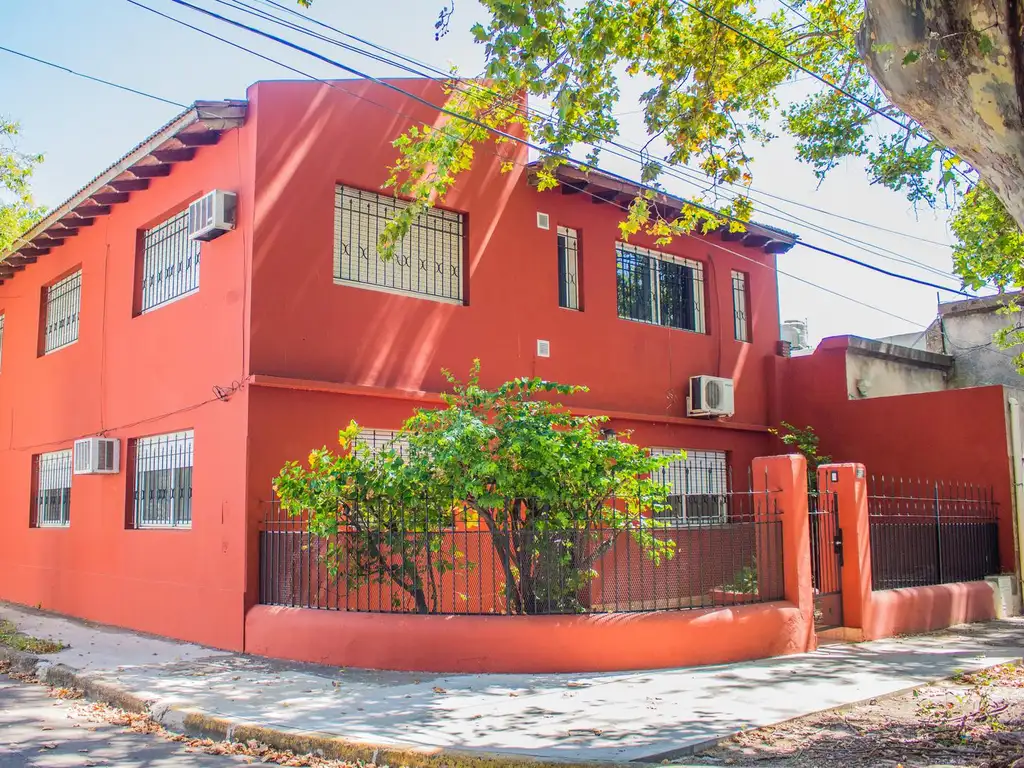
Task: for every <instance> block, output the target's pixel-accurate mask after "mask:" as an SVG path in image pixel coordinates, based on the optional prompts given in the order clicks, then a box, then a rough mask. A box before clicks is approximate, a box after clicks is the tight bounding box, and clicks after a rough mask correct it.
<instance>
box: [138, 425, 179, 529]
mask: <svg viewBox="0 0 1024 768" xmlns="http://www.w3.org/2000/svg"><path fill="white" fill-rule="evenodd" d="M193 443H194V440H193V433H192V430H188V431H185V432H174V433H170V434H166V435H154V436H153V437H140V438H138V439H137V440H135V441H134V444H133V446H132V449H133V450H134V454H135V455H134V476H133V487H132V502H133V511H134V515H133V520H134V525H135V527H136V528H188V527H190V526H191V525H192V459H193Z"/></svg>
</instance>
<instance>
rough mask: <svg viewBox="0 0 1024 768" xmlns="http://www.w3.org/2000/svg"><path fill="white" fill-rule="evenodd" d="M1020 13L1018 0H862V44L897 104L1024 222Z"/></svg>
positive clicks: (1022, 5)
mask: <svg viewBox="0 0 1024 768" xmlns="http://www.w3.org/2000/svg"><path fill="white" fill-rule="evenodd" d="M1022 15H1024V0H929V1H927V2H926V1H925V0H865V15H864V24H863V26H862V27H861V29H860V34H859V39H858V45H859V48H860V53H861V56H862V58H863V59H864V60H865V62H866V64H867V67H868V70H869V71H870V73H871V75H872V76H873V77H874V79H875V81H876V82H877V83H878V85H879V86H880V87H881V88H882V90H883V91H884V92H885V94H886V95H887V96H888V97H889V99H890V100H891V101H892V102H893V104H895V105H896V106H898V107H899V108H900V109H902V110H903V111H904V112H906V113H907V114H908V115H910V116H912V117H913V118H914V119H915V120H917V121H918V122H919V123H920V124H921V125H922V126H923V127H924V129H925V130H926V131H928V132H929V133H930V134H931V135H932V136H933V137H934V138H935V139H936V140H938V141H940V142H942V143H943V144H945V145H946V146H948V147H950V148H951V149H954V150H955V151H956V152H957V153H959V155H960V156H961V157H963V158H964V159H965V160H967V161H968V162H969V163H970V164H971V165H973V166H974V167H975V168H976V169H977V170H978V172H979V173H980V174H981V177H982V179H983V180H984V181H985V182H986V183H987V184H988V185H989V186H990V187H991V188H992V190H993V191H994V192H995V193H996V194H997V195H998V196H999V198H1000V199H1001V200H1002V201H1003V204H1004V205H1005V206H1006V209H1007V210H1008V211H1009V212H1010V215H1011V216H1013V217H1014V218H1015V219H1016V220H1017V223H1018V224H1019V225H1020V226H1021V227H1022V228H1024V51H1022V50H1021V22H1022ZM911 52H915V53H916V55H917V56H919V58H917V60H915V61H910V60H907V63H906V64H904V63H903V62H904V60H905V57H906V56H907V54H908V53H911ZM910 58H911V59H913V58H914V54H911V57H910Z"/></svg>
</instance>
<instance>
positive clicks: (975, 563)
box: [868, 477, 999, 590]
mask: <svg viewBox="0 0 1024 768" xmlns="http://www.w3.org/2000/svg"><path fill="white" fill-rule="evenodd" d="M868 514H869V521H870V532H871V578H872V588H873V589H876V590H881V589H898V588H900V587H922V586H929V585H933V584H949V583H953V582H960V581H977V580H980V579H984V578H985V577H986V576H991V575H994V574H997V573H999V523H998V505H997V503H996V502H995V500H994V499H993V494H992V489H991V488H985V487H982V486H977V485H972V484H969V483H942V482H934V481H925V480H905V479H902V478H891V477H889V478H887V477H881V478H875V477H872V478H871V480H870V483H869V487H868Z"/></svg>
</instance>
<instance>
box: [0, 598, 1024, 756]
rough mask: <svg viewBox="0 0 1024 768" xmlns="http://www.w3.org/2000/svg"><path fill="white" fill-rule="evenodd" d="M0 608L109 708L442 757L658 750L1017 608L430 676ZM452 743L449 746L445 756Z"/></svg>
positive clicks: (977, 644) (841, 699)
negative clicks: (915, 624)
mask: <svg viewBox="0 0 1024 768" xmlns="http://www.w3.org/2000/svg"><path fill="white" fill-rule="evenodd" d="M0 619H9V620H11V621H13V622H14V623H15V624H16V625H17V627H18V629H19V630H21V631H23V632H25V633H27V634H31V635H34V636H36V637H46V638H53V639H57V640H61V641H63V642H64V643H67V644H68V645H69V646H70V647H69V648H67V649H66V650H64V651H61V652H60V653H57V654H52V655H48V656H46V657H45V658H44V659H42V664H41V665H40V667H39V668H38V669H37V674H38V675H39V676H40V677H41V678H42V679H44V680H52V681H58V680H59V681H61V682H65V681H66V680H67V679H68V675H69V674H73V675H74V678H75V681H76V682H77V683H79V684H85V685H86V686H93V687H94V690H95V689H96V688H95V687H96V684H100V686H99V689H98V690H99V691H100V693H103V692H104V691H105V692H106V693H107V694H108V695H110V694H112V693H113V692H112V690H111V689H110V688H109V687H108V688H104V686H114V687H116V688H117V689H120V690H121V691H122V692H123V693H124V694H127V695H124V696H122V698H123V699H124V701H123V702H121V703H122V706H132V704H133V702H135V704H134V706H136V707H139V706H143V703H144V704H145V705H147V706H148V707H149V709H150V711H151V712H153V713H154V716H155V717H156V718H157V719H158V720H159V721H160V722H162V723H163V724H164V725H166V726H167V727H168V728H170V729H171V730H175V729H178V730H180V729H182V728H188V729H189V730H192V731H196V730H198V729H203V728H205V729H206V731H207V732H209V733H211V734H213V735H218V734H219V735H222V736H223V735H229V736H232V737H234V738H239V739H248V738H260V739H261V740H263V741H267V740H268V739H274V740H275V742H276V743H273V745H274V746H278V747H289V746H294V747H298V748H303V747H305V748H307V749H308V748H319V749H324V750H325V751H327V752H328V753H334V756H338V757H351V758H356V757H362V758H363V759H365V758H373V757H374V756H375V755H376V756H377V757H379V758H380V760H381V762H390V763H391V764H395V763H396V762H399V761H401V762H405V763H408V764H414V763H416V762H420V763H426V762H430V761H431V757H430V755H435V756H438V755H437V753H438V752H439V751H443V752H444V755H442V756H443V757H445V760H444V761H445V762H446V763H448V764H452V763H453V762H475V761H476V762H479V763H481V764H482V763H488V762H493V761H494V759H495V758H496V757H499V756H500V759H508V758H513V759H514V758H516V757H518V758H525V759H534V760H542V761H567V762H576V763H579V762H588V761H615V762H624V761H642V762H661V761H662V760H664V759H669V758H672V757H677V756H682V755H686V754H690V753H692V752H693V750H694V749H695V748H699V747H701V746H705V745H707V744H708V742H712V741H715V740H718V739H721V738H725V737H728V736H730V735H732V734H733V733H735V732H736V731H738V730H741V729H744V728H747V727H758V726H762V725H769V724H772V723H777V722H780V721H783V720H788V719H790V718H794V717H799V716H803V715H806V714H810V713H813V712H817V711H820V710H823V709H829V708H832V707H836V706H841V705H844V704H851V703H854V702H858V701H863V700H865V699H871V698H874V697H878V696H883V695H886V694H890V693H894V692H897V691H901V690H905V689H907V688H910V687H914V686H918V685H921V684H923V683H926V682H930V681H934V680H938V679H941V678H944V677H949V676H951V675H952V674H954V673H955V672H956V671H957V670H963V671H965V672H969V671H974V670H977V669H980V668H982V667H987V666H992V665H994V664H1000V663H1004V662H1007V661H1012V660H1014V659H1018V658H1021V657H1024V620H1019V619H1018V620H1006V621H999V622H990V623H988V624H974V625H970V626H964V627H958V628H955V629H952V630H948V631H945V632H942V633H936V634H932V635H927V636H918V637H914V638H906V639H893V640H883V641H876V642H872V643H863V644H859V645H831V646H826V647H824V648H822V649H821V650H819V651H816V652H814V653H810V654H804V655H800V656H789V657H784V658H778V659H769V660H765V661H757V662H746V663H741V664H728V665H720V666H715V667H701V668H694V669H673V670H663V671H653V672H652V671H648V672H630V673H605V674H582V675H447V676H445V675H436V674H410V673H396V672H371V671H365V670H350V669H337V668H332V667H318V666H313V665H303V664H290V663H284V662H275V661H270V660H267V659H261V658H256V657H249V656H243V655H240V654H232V653H225V652H221V651H214V650H211V649H208V648H203V647H200V646H196V645H190V644H186V643H177V642H173V641H168V640H160V639H156V638H152V637H146V636H141V635H137V634H134V633H132V632H127V631H121V630H115V629H110V628H107V627H97V626H92V625H86V624H84V623H81V622H77V621H73V620H70V619H63V618H59V617H56V616H49V615H44V614H40V613H36V612H33V611H29V610H27V609H22V608H17V607H14V606H11V605H7V604H2V603H0ZM0 654H2V652H0ZM51 665H52V666H51ZM65 668H66V669H65ZM65 684H66V682H65ZM249 726H253V727H254V728H249ZM264 729H269V730H264ZM310 734H312V735H313V737H312V738H304V737H308V736H309V735H310ZM338 740H340V741H338ZM377 748H380V750H381V751H380V753H379V754H376V750H377ZM455 753H458V755H457V756H458V757H459V758H461V759H459V760H449V759H447V757H448V756H449V755H450V756H451V757H453V758H454V757H456V754H455ZM417 756H418V757H419V760H417ZM438 757H440V756H438Z"/></svg>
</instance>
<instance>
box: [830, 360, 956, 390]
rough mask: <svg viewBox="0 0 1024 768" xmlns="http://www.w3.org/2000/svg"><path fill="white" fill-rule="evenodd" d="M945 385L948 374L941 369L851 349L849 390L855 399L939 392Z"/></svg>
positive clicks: (848, 363) (847, 388)
mask: <svg viewBox="0 0 1024 768" xmlns="http://www.w3.org/2000/svg"><path fill="white" fill-rule="evenodd" d="M945 388H946V374H945V372H944V371H942V370H940V369H937V368H930V367H923V366H921V365H919V364H916V363H910V362H907V361H905V360H897V359H884V358H881V357H873V356H868V355H863V354H860V353H858V352H855V351H849V352H847V355H846V393H847V396H848V397H850V398H851V399H854V400H856V399H859V398H865V397H889V396H890V395H909V394H916V393H918V392H937V391H939V390H942V389H945Z"/></svg>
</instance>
